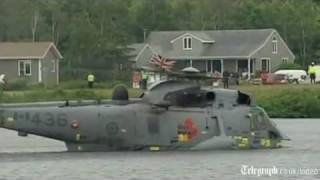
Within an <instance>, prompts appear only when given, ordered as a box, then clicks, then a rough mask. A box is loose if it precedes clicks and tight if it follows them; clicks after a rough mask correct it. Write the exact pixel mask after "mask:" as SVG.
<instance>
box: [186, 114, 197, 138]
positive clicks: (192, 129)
mask: <svg viewBox="0 0 320 180" xmlns="http://www.w3.org/2000/svg"><path fill="white" fill-rule="evenodd" d="M183 126H184V128H185V130H186V132H187V133H188V135H189V138H190V139H192V138H194V137H195V136H197V134H198V128H197V127H196V126H195V124H194V123H193V121H192V118H191V117H188V118H187V119H186V120H185V121H184V123H183Z"/></svg>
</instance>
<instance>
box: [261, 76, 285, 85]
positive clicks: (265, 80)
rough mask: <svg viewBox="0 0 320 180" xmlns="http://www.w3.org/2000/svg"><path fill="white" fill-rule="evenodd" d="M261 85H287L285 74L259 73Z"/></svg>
mask: <svg viewBox="0 0 320 180" xmlns="http://www.w3.org/2000/svg"><path fill="white" fill-rule="evenodd" d="M261 81H262V84H288V83H289V82H288V76H287V75H286V74H274V73H261Z"/></svg>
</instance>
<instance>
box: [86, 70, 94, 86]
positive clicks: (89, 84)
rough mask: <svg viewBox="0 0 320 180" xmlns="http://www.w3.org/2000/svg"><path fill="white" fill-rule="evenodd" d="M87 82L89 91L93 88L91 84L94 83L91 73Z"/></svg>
mask: <svg viewBox="0 0 320 180" xmlns="http://www.w3.org/2000/svg"><path fill="white" fill-rule="evenodd" d="M87 80H88V87H89V88H90V89H92V88H93V83H94V81H95V77H94V75H93V74H92V73H89V75H88V78H87Z"/></svg>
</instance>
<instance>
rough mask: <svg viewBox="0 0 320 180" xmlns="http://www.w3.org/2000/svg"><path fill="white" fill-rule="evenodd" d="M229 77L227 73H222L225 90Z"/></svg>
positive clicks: (227, 86)
mask: <svg viewBox="0 0 320 180" xmlns="http://www.w3.org/2000/svg"><path fill="white" fill-rule="evenodd" d="M229 76H230V73H229V72H228V71H224V72H223V73H222V80H223V88H225V89H228V88H229Z"/></svg>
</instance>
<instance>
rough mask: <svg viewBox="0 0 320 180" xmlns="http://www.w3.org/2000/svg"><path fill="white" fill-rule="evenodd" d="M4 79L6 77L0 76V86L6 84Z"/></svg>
mask: <svg viewBox="0 0 320 180" xmlns="http://www.w3.org/2000/svg"><path fill="white" fill-rule="evenodd" d="M5 77H6V75H4V74H0V85H1V84H5V83H6V80H5Z"/></svg>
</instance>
